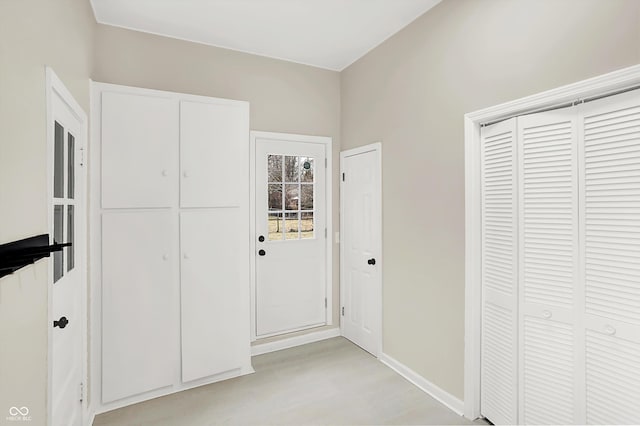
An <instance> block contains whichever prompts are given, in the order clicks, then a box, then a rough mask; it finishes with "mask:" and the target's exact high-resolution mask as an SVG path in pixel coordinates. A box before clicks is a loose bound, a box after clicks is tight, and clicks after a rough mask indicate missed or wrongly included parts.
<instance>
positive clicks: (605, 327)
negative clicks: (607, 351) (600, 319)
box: [604, 325, 616, 336]
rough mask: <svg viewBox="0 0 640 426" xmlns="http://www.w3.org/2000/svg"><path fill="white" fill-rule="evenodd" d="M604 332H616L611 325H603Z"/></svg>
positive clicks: (611, 333)
mask: <svg viewBox="0 0 640 426" xmlns="http://www.w3.org/2000/svg"><path fill="white" fill-rule="evenodd" d="M604 332H605V333H607V334H608V335H609V336H613V335H614V334H616V329H615V327H613V326H611V325H605V326H604Z"/></svg>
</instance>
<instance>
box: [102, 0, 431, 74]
mask: <svg viewBox="0 0 640 426" xmlns="http://www.w3.org/2000/svg"><path fill="white" fill-rule="evenodd" d="M440 1H441V0H91V3H92V5H93V10H94V12H95V15H96V20H97V21H98V22H99V23H101V24H107V25H114V26H118V27H124V28H129V29H132V30H137V31H144V32H148V33H152V34H159V35H164V36H168V37H173V38H178V39H183V40H189V41H194V42H198V43H204V44H209V45H212V46H218V47H224V48H227V49H233V50H239V51H242V52H247V53H253V54H257V55H262V56H268V57H272V58H278V59H284V60H287V61H292V62H298V63H302V64H307V65H313V66H316V67H321V68H327V69H331V70H336V71H341V70H343V69H344V68H346V67H347V66H349V65H350V64H352V63H353V62H355V61H356V60H357V59H359V58H360V57H362V56H363V55H364V54H366V53H367V52H368V51H370V50H371V49H373V48H374V47H376V46H378V45H379V44H380V43H382V42H383V41H384V40H386V39H387V38H389V37H390V36H392V35H393V34H395V33H396V32H398V31H399V30H401V29H402V28H404V27H405V26H406V25H408V24H409V23H410V22H411V21H413V20H414V19H416V18H417V17H418V16H420V15H422V14H423V13H424V12H426V11H427V10H429V9H430V8H432V7H433V6H435V5H436V4H438V3H440Z"/></svg>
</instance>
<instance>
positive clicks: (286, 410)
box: [94, 337, 471, 426]
mask: <svg viewBox="0 0 640 426" xmlns="http://www.w3.org/2000/svg"><path fill="white" fill-rule="evenodd" d="M253 367H254V368H255V370H256V373H255V374H251V375H248V376H243V377H239V378H236V379H231V380H226V381H224V382H219V383H214V384H212V385H207V386H202V387H199V388H196V389H191V390H187V391H184V392H180V393H177V394H173V395H169V396H165V397H161V398H156V399H154V400H151V401H147V402H143V403H140V404H136V405H132V406H129V407H126V408H121V409H119V410H115V411H111V412H109V413H105V414H101V415H99V416H97V417H96V419H95V422H94V425H96V426H103V425H141V426H142V425H149V426H150V425H153V426H169V425H171V426H174V425H175V426H178V425H179V426H191V425H194V426H196V425H197V426H200V425H214V424H216V425H217V424H226V425H243V426H245V425H246V426H249V425H383V424H384V425H400V424H402V425H418V424H420V425H423V424H424V425H426V424H439V425H445V424H471V422H469V421H467V420H466V419H465V418H463V417H460V416H458V415H457V414H455V413H453V412H452V411H450V410H449V409H448V408H446V407H445V406H444V405H442V404H440V403H439V402H437V401H436V400H434V399H433V398H431V397H429V396H428V395H426V394H425V393H424V392H422V391H421V390H419V389H418V388H416V387H415V386H414V385H412V384H411V383H409V382H407V381H406V380H404V379H403V378H402V377H401V376H399V375H398V374H396V373H395V372H394V371H393V370H391V369H390V368H388V367H386V366H385V365H384V364H382V363H381V362H379V361H378V360H377V359H375V358H374V357H372V356H371V355H369V354H368V353H367V352H365V351H363V350H362V349H360V348H359V347H357V346H355V345H353V344H352V343H351V342H349V341H348V340H346V339H344V338H342V337H336V338H333V339H329V340H325V341H321V342H317V343H312V344H309V345H304V346H299V347H296V348H292V349H286V350H282V351H278V352H272V353H269V354H265V355H260V356H256V357H254V358H253Z"/></svg>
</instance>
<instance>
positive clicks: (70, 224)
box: [65, 205, 75, 272]
mask: <svg viewBox="0 0 640 426" xmlns="http://www.w3.org/2000/svg"><path fill="white" fill-rule="evenodd" d="M74 221H75V218H74V217H73V206H72V205H69V206H67V241H65V242H67V243H71V246H69V247H67V248H66V249H65V250H67V272H68V271H70V270H72V269H73V266H74V263H75V254H74V248H73V245H74V244H75V241H74V240H73V234H74Z"/></svg>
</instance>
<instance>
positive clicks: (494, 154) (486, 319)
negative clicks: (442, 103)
mask: <svg viewBox="0 0 640 426" xmlns="http://www.w3.org/2000/svg"><path fill="white" fill-rule="evenodd" d="M515 137H516V127H515V119H511V120H507V121H504V122H502V123H498V124H495V125H492V126H489V127H484V128H483V129H482V188H483V189H482V295H483V302H482V318H483V322H482V342H483V344H482V364H481V382H482V394H481V412H482V414H483V415H484V416H485V417H487V418H488V419H490V420H491V421H492V422H493V423H494V424H517V423H518V416H517V274H516V269H517V268H516V267H517V262H516V259H517V257H516V254H517V252H516V250H517V228H516V226H517V220H516V217H517V216H516V213H517V212H516V208H517V198H516V173H515V170H516V169H515V165H516V151H515Z"/></svg>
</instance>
